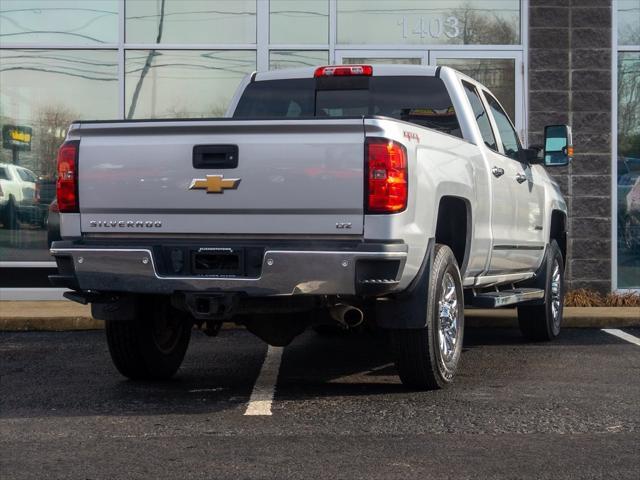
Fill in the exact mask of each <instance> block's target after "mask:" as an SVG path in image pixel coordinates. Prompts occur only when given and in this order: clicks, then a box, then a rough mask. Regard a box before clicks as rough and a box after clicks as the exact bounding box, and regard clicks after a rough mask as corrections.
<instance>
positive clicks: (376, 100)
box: [233, 76, 462, 137]
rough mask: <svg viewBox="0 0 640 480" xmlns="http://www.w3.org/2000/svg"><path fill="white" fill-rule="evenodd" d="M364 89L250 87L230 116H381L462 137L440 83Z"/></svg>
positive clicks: (373, 80)
mask: <svg viewBox="0 0 640 480" xmlns="http://www.w3.org/2000/svg"><path fill="white" fill-rule="evenodd" d="M367 80H368V81H367V82H366V83H364V84H363V85H364V88H362V87H360V88H345V89H341V88H322V89H317V82H316V79H313V78H301V79H287V80H266V81H259V82H253V83H251V84H249V85H248V86H247V88H246V90H245V91H244V93H243V94H242V97H241V99H240V101H239V103H238V106H237V108H236V110H235V112H234V115H233V116H234V118H280V117H282V118H305V117H307V118H313V117H333V118H340V117H354V116H372V115H380V116H385V117H391V118H396V119H398V120H403V121H405V122H411V123H416V124H418V125H422V126H424V127H428V128H433V129H436V130H439V131H441V132H444V133H448V134H450V135H455V136H457V137H462V134H461V132H460V125H459V123H458V119H457V117H456V112H455V109H454V108H453V105H452V103H451V97H450V96H449V93H448V92H447V89H446V87H445V85H444V83H443V82H442V80H441V79H439V78H436V77H424V76H415V77H410V76H384V77H370V78H368V79H367Z"/></svg>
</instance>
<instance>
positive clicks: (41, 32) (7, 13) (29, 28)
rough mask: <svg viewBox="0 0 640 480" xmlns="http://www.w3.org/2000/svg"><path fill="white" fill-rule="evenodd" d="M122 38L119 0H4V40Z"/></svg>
mask: <svg viewBox="0 0 640 480" xmlns="http://www.w3.org/2000/svg"><path fill="white" fill-rule="evenodd" d="M117 41H118V0H92V1H91V2H88V1H87V0H2V2H0V43H2V44H5V45H6V44H11V43H38V42H40V43H45V42H48V43H60V44H72V45H82V44H99V43H116V42H117Z"/></svg>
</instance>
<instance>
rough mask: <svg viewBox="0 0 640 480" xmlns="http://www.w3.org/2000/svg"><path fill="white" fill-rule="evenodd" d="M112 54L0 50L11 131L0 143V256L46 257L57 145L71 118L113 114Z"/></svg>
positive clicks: (4, 108)
mask: <svg viewBox="0 0 640 480" xmlns="http://www.w3.org/2000/svg"><path fill="white" fill-rule="evenodd" d="M116 55H117V52H116V51H110V50H101V51H94V50H0V85H2V95H1V96H0V128H2V127H6V128H5V129H6V130H12V131H14V132H16V133H15V134H14V135H13V137H12V138H14V139H15V143H14V144H13V145H12V146H11V148H4V147H6V143H5V144H3V148H2V149H0V187H2V192H3V195H2V196H0V259H1V260H3V261H51V257H50V256H49V253H48V251H47V250H46V249H47V243H46V231H45V226H46V222H47V216H48V207H49V204H50V203H51V202H52V201H53V199H54V197H55V171H56V153H57V150H58V147H59V146H60V144H61V143H62V141H63V140H64V137H65V135H66V131H67V128H68V126H69V124H70V123H71V122H72V121H73V120H77V119H105V118H115V117H117V115H118V83H117V78H118V75H117V68H118V67H117V65H118V62H117V57H116ZM29 132H30V133H31V135H30V137H28V136H26V135H25V134H26V133H29ZM29 142H30V143H29ZM27 144H28V145H27ZM21 169H23V170H21Z"/></svg>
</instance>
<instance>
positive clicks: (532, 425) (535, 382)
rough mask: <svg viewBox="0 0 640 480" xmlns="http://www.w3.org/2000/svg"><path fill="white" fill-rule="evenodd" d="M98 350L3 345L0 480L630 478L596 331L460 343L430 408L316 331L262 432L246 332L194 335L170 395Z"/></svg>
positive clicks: (633, 456) (630, 460)
mask: <svg viewBox="0 0 640 480" xmlns="http://www.w3.org/2000/svg"><path fill="white" fill-rule="evenodd" d="M624 331H625V332H626V333H628V334H630V335H633V336H634V337H636V338H638V337H640V329H633V328H629V329H624ZM103 335H104V333H103V332H100V331H88V332H63V333H54V332H43V333H38V332H32V333H2V334H0V375H1V378H0V476H1V477H2V478H3V479H4V478H6V479H13V478H83V479H85V478H86V479H102V478H105V479H106V478H110V479H111V478H345V479H347V478H349V479H351V478H363V479H364V478H366V479H389V478H438V479H443V478H451V479H461V478H482V479H485V478H535V479H541V478H549V479H559V478H579V479H586V478H617V479H621V478H625V479H626V478H629V479H635V480H637V479H638V478H640V408H639V404H640V346H638V345H634V344H632V343H630V342H628V341H625V340H624V339H622V338H619V337H616V336H614V335H611V334H608V333H606V332H604V331H602V330H597V329H567V330H564V331H563V333H562V335H561V337H560V338H559V339H558V340H557V341H555V342H552V343H548V344H536V343H527V342H525V341H524V340H523V339H522V338H521V337H520V335H519V333H518V331H517V330H515V329H468V330H467V332H466V337H465V350H464V353H463V357H462V367H461V371H460V373H459V376H458V377H457V380H456V382H455V384H454V385H453V386H452V387H451V388H448V389H445V390H441V391H436V392H412V391H408V390H406V389H405V388H403V387H402V385H401V384H400V382H399V380H398V379H397V377H396V375H395V369H394V367H393V364H392V362H391V359H390V358H389V356H388V354H387V350H386V348H385V347H386V345H385V339H384V337H382V336H374V335H372V334H361V335H347V336H341V337H334V338H325V337H320V336H318V335H317V334H315V333H313V332H311V331H310V332H307V333H305V334H304V335H303V336H301V337H299V338H298V339H296V340H295V341H294V342H293V343H292V344H291V345H290V346H288V347H286V348H285V349H284V351H283V352H282V358H281V364H280V368H279V370H277V371H276V372H275V374H276V378H277V383H276V385H275V396H274V398H273V402H272V404H270V411H271V415H266V416H261V415H259V416H247V415H245V412H247V407H248V404H249V399H250V398H253V397H252V391H253V390H254V385H255V383H256V379H257V378H259V377H260V378H261V377H262V376H263V374H261V373H260V372H261V369H263V363H264V360H265V355H266V352H267V346H266V345H265V344H263V343H262V342H260V341H259V340H258V339H256V338H254V337H253V336H251V335H250V334H249V333H247V332H246V331H244V330H223V331H222V332H221V334H220V336H219V337H217V338H208V337H206V336H204V335H203V334H201V333H200V332H194V335H193V338H192V342H191V345H190V347H189V351H188V352H187V357H186V359H185V362H184V364H183V366H182V368H181V369H180V371H179V372H178V374H177V376H176V378H175V380H173V381H171V382H168V383H134V382H131V381H128V380H125V379H124V378H122V377H121V376H120V375H119V374H118V373H117V371H116V370H115V368H114V367H112V365H111V361H110V359H109V354H108V350H107V346H106V341H105V339H104V337H103ZM272 373H273V372H272Z"/></svg>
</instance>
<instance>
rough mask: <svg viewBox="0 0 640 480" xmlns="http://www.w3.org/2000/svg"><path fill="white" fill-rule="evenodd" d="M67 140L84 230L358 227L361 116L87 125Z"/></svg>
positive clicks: (324, 230)
mask: <svg viewBox="0 0 640 480" xmlns="http://www.w3.org/2000/svg"><path fill="white" fill-rule="evenodd" d="M69 137H70V138H74V139H79V140H80V150H79V159H78V170H79V190H78V194H79V202H80V221H81V228H82V231H83V232H87V233H89V232H92V233H98V232H127V233H135V232H140V233H155V234H164V233H167V234H170V233H177V234H183V233H187V234H189V233H191V234H331V235H349V234H351V235H358V234H362V233H363V219H364V217H363V189H364V179H363V175H364V125H363V120H362V119H340V120H332V119H326V120H325V119H311V120H300V119H296V120H295V121H283V120H259V121H258V120H256V121H253V120H250V121H249V120H245V121H238V120H226V119H224V120H184V121H145V122H107V123H99V122H93V123H81V124H76V125H74V126H73V127H72V130H71V131H70V134H69ZM194 147H196V148H195V150H194ZM236 147H237V149H236ZM234 152H237V153H234ZM234 157H236V158H234ZM236 163H237V165H236ZM220 176H222V177H220Z"/></svg>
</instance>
